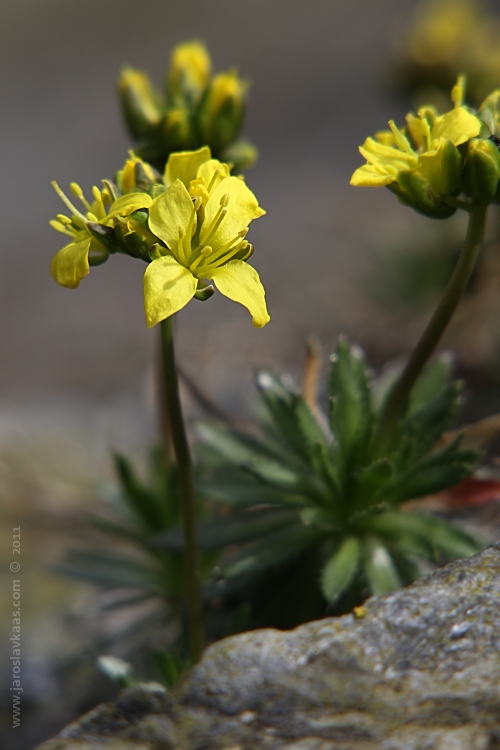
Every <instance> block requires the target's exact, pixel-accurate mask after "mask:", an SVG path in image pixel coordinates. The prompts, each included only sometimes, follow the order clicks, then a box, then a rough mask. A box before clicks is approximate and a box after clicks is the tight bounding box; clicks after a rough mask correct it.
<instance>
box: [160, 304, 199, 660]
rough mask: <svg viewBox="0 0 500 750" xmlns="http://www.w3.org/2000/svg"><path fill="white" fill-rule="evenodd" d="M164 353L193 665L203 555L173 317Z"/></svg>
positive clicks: (164, 332)
mask: <svg viewBox="0 0 500 750" xmlns="http://www.w3.org/2000/svg"><path fill="white" fill-rule="evenodd" d="M161 352H162V363H163V377H164V382H165V399H166V406H167V413H168V421H169V430H170V437H171V440H172V445H173V447H174V452H175V457H176V460H177V467H178V471H179V485H180V493H181V508H182V526H183V531H184V559H185V570H186V592H187V600H188V610H189V638H190V651H191V658H192V661H193V663H196V662H198V661H199V659H200V656H201V652H202V651H203V640H204V638H203V617H202V603H201V575H200V559H199V558H200V555H199V548H198V529H197V525H196V505H195V488H194V477H193V464H192V461H191V453H190V450H189V443H188V441H187V436H186V428H185V425H184V419H183V417H182V408H181V402H180V398H179V382H178V377H177V369H176V366H175V352H174V330H173V316H171V317H170V318H167V319H166V320H164V321H162V323H161Z"/></svg>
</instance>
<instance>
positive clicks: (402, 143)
mask: <svg viewBox="0 0 500 750" xmlns="http://www.w3.org/2000/svg"><path fill="white" fill-rule="evenodd" d="M389 127H390V129H391V130H392V132H393V135H394V138H395V139H396V143H397V145H398V146H399V148H400V149H401V151H406V153H407V154H409V155H410V156H415V152H414V150H413V149H412V147H411V146H410V144H409V142H408V140H407V139H406V138H405V136H404V135H403V133H402V132H401V131H400V130H399V128H398V127H396V123H395V122H394V120H389Z"/></svg>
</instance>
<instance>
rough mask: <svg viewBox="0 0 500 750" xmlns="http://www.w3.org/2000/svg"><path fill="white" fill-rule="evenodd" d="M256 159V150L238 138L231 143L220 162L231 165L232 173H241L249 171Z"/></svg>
mask: <svg viewBox="0 0 500 750" xmlns="http://www.w3.org/2000/svg"><path fill="white" fill-rule="evenodd" d="M258 158H259V152H258V150H257V149H256V147H255V146H254V145H253V143H251V142H250V141H248V140H247V139H246V138H240V139H239V140H237V141H235V142H234V143H231V144H230V145H229V146H227V148H225V149H224V151H223V153H222V155H221V159H222V161H224V162H228V163H230V164H232V165H233V171H234V172H243V171H244V170H245V169H250V167H253V165H254V164H255V162H256V161H257V159H258Z"/></svg>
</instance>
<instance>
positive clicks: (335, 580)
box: [321, 536, 361, 601]
mask: <svg viewBox="0 0 500 750" xmlns="http://www.w3.org/2000/svg"><path fill="white" fill-rule="evenodd" d="M360 551H361V545H360V542H359V539H357V538H356V537H355V536H349V537H347V538H346V539H344V540H343V542H342V544H341V545H340V547H339V548H338V549H337V551H336V552H335V554H334V555H332V557H331V558H330V559H329V560H328V562H327V563H326V565H325V567H324V568H323V570H322V572H321V590H322V591H323V594H324V595H325V598H326V600H327V601H331V600H332V599H334V598H335V597H337V596H338V595H339V594H341V593H342V591H344V590H345V589H346V588H347V587H348V586H349V584H350V583H351V581H352V580H353V578H354V576H355V575H356V571H357V569H358V564H359V556H360Z"/></svg>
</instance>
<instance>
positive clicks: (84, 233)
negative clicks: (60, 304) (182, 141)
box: [50, 160, 153, 289]
mask: <svg viewBox="0 0 500 750" xmlns="http://www.w3.org/2000/svg"><path fill="white" fill-rule="evenodd" d="M130 169H131V166H130V160H129V162H127V163H126V165H125V167H124V169H123V170H122V173H124V174H125V175H126V176H125V182H127V181H128V183H129V184H132V178H131V176H130ZM52 185H53V187H54V189H55V191H56V193H57V194H58V195H59V197H60V198H61V200H62V201H63V203H64V204H65V205H66V207H67V208H68V209H69V213H70V216H66V215H65V214H58V215H57V219H54V220H52V221H51V222H50V225H51V227H52V228H53V229H55V230H57V231H58V232H61V233H62V234H65V235H67V236H68V237H70V238H71V242H69V243H68V244H67V245H65V246H64V247H63V248H62V249H61V250H59V252H58V253H57V255H56V256H55V257H54V259H53V261H52V265H51V271H52V276H53V277H54V279H55V280H56V281H57V282H58V283H59V284H61V286H65V287H68V288H69V289H75V288H76V287H77V286H78V285H79V284H80V282H81V281H82V279H84V278H85V276H87V274H88V273H89V271H90V265H100V264H101V263H104V262H105V261H106V260H107V259H108V257H109V255H110V254H111V253H112V252H116V251H117V250H119V249H120V248H119V247H118V246H117V240H116V237H115V234H114V232H113V228H114V227H115V226H117V225H119V224H120V223H122V224H126V223H127V220H128V217H129V216H130V215H131V214H133V213H134V212H136V211H140V210H141V209H146V208H149V206H150V205H151V204H152V203H153V200H152V198H151V197H150V196H149V195H147V194H146V193H143V192H131V193H129V194H127V195H120V193H119V191H118V189H117V187H116V185H114V183H112V182H110V181H108V180H104V181H103V185H104V187H103V189H102V190H100V189H99V188H98V187H96V186H94V187H93V188H92V197H93V198H94V200H93V202H92V203H89V202H88V201H87V199H86V198H85V195H84V193H83V190H82V189H81V187H80V186H79V185H78V184H77V183H76V182H72V183H71V186H70V188H71V192H72V193H73V195H74V196H75V197H76V198H78V199H79V200H80V201H81V203H82V204H83V211H81V210H79V209H78V208H77V207H76V206H75V205H74V204H73V203H72V202H71V200H70V199H69V198H68V197H67V196H66V195H65V194H64V193H63V191H62V190H61V188H60V187H59V185H58V184H57V183H56V182H53V183H52Z"/></svg>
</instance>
